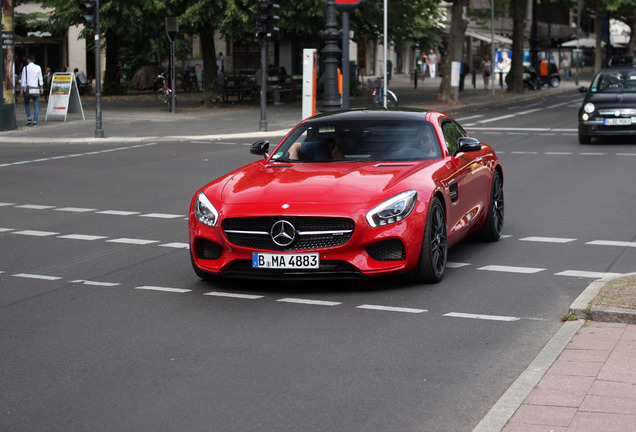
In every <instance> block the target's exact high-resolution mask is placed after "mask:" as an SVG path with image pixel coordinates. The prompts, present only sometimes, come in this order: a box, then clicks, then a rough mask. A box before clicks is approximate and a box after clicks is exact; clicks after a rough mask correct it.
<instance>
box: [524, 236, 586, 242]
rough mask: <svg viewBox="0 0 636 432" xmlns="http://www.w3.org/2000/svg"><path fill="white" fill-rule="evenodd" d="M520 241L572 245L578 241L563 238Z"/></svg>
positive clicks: (530, 238)
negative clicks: (571, 243)
mask: <svg viewBox="0 0 636 432" xmlns="http://www.w3.org/2000/svg"><path fill="white" fill-rule="evenodd" d="M519 241H528V242H540V243H570V242H573V241H576V239H573V238H561V237H524V238H521V239H519Z"/></svg>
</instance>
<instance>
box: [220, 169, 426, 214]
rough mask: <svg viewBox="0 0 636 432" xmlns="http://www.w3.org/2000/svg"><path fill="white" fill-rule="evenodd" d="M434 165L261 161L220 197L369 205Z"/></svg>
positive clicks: (227, 200) (264, 201) (245, 201)
mask: <svg viewBox="0 0 636 432" xmlns="http://www.w3.org/2000/svg"><path fill="white" fill-rule="evenodd" d="M431 163H432V162H431V161H425V162H400V163H338V162H331V163H292V164H286V163H267V162H263V163H260V162H259V163H254V164H251V165H247V166H246V167H244V168H242V169H241V170H239V171H237V172H235V173H234V175H232V176H231V177H228V179H227V180H226V182H225V184H224V185H223V189H222V192H221V196H222V200H223V202H224V203H226V204H258V203H260V204H272V203H280V202H285V203H343V202H346V203H351V204H353V203H367V202H369V201H370V200H371V198H372V197H376V198H377V196H378V194H381V193H382V192H383V191H385V190H387V189H390V188H391V187H393V186H395V185H397V184H398V183H399V182H401V181H402V180H404V179H405V178H407V177H409V176H411V175H412V174H413V173H414V172H418V171H420V170H421V169H424V168H425V167H427V166H429V165H431ZM428 178H430V176H428ZM396 193H397V192H396Z"/></svg>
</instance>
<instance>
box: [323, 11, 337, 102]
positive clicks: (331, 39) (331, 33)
mask: <svg viewBox="0 0 636 432" xmlns="http://www.w3.org/2000/svg"><path fill="white" fill-rule="evenodd" d="M326 3H327V25H326V26H325V30H323V31H321V32H320V37H321V38H323V39H324V41H325V46H324V47H323V49H322V51H321V53H322V55H323V58H324V64H325V71H324V83H325V96H324V100H323V102H322V107H321V111H335V110H337V109H340V108H341V107H342V104H341V103H340V95H339V94H338V64H339V63H340V54H341V53H342V50H341V49H340V48H339V45H340V44H339V40H340V38H341V37H342V31H341V30H339V29H338V23H337V22H336V0H326Z"/></svg>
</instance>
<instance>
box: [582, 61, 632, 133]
mask: <svg viewBox="0 0 636 432" xmlns="http://www.w3.org/2000/svg"><path fill="white" fill-rule="evenodd" d="M579 91H580V92H581V93H585V97H584V98H583V104H582V105H581V108H580V109H579V143H580V144H589V143H591V141H592V138H593V137H607V136H636V69H634V68H632V67H629V68H612V69H602V70H601V71H599V72H598V73H597V74H596V75H595V76H594V78H593V79H592V83H591V84H590V87H589V88H588V87H581V88H579Z"/></svg>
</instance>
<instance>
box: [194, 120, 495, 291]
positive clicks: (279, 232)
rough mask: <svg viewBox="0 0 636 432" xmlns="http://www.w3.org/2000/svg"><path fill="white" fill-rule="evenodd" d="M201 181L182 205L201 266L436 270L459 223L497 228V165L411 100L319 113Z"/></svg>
mask: <svg viewBox="0 0 636 432" xmlns="http://www.w3.org/2000/svg"><path fill="white" fill-rule="evenodd" d="M251 152H252V153H253V154H256V155H262V156H264V159H262V160H260V161H257V162H253V163H251V164H249V165H246V166H244V167H242V168H239V169H237V170H235V171H232V172H231V173H229V174H227V175H225V176H223V177H221V178H219V179H217V180H215V181H213V182H212V183H209V184H207V185H206V186H204V187H203V188H201V189H200V190H199V191H197V193H196V194H195V195H194V198H193V199H192V203H191V205H190V212H189V233H190V251H191V257H192V265H193V267H194V271H195V272H196V274H197V275H198V276H199V277H201V278H206V279H207V278H211V277H214V276H235V277H244V278H247V277H250V278H289V277H299V278H311V279H316V278H333V279H341V278H347V277H361V276H380V275H388V274H397V273H409V274H410V275H411V276H412V278H413V280H415V281H417V282H428V283H434V282H438V281H440V280H441V279H442V278H443V277H444V273H445V270H446V263H447V251H448V248H449V247H450V246H452V245H453V244H455V243H457V242H458V241H460V240H461V239H463V238H465V237H466V236H468V235H471V234H476V235H478V236H480V237H481V238H482V239H484V240H485V241H495V240H498V239H499V237H500V236H501V232H502V227H503V217H504V194H503V171H502V167H501V162H500V161H499V158H498V157H497V155H496V154H495V152H494V150H493V149H492V148H490V147H489V146H487V145H485V144H483V143H481V142H479V141H478V140H477V139H475V138H471V137H469V136H468V134H467V133H466V132H465V131H464V129H462V127H461V126H460V125H459V124H458V123H457V122H456V121H455V120H453V119H452V118H451V117H449V116H447V115H445V114H443V113H441V112H437V111H425V110H414V109H394V110H383V109H379V110H350V111H339V112H334V113H327V114H319V115H316V116H314V117H311V118H310V119H307V120H305V121H303V122H301V123H300V124H299V125H297V126H296V127H295V128H294V129H292V130H291V131H290V132H289V134H288V135H287V136H286V137H285V138H284V139H283V140H282V141H281V142H280V143H279V144H278V145H277V146H276V147H275V148H274V149H273V151H272V152H271V153H270V152H269V143H268V142H267V141H259V142H256V143H254V144H253V145H252V147H251Z"/></svg>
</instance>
